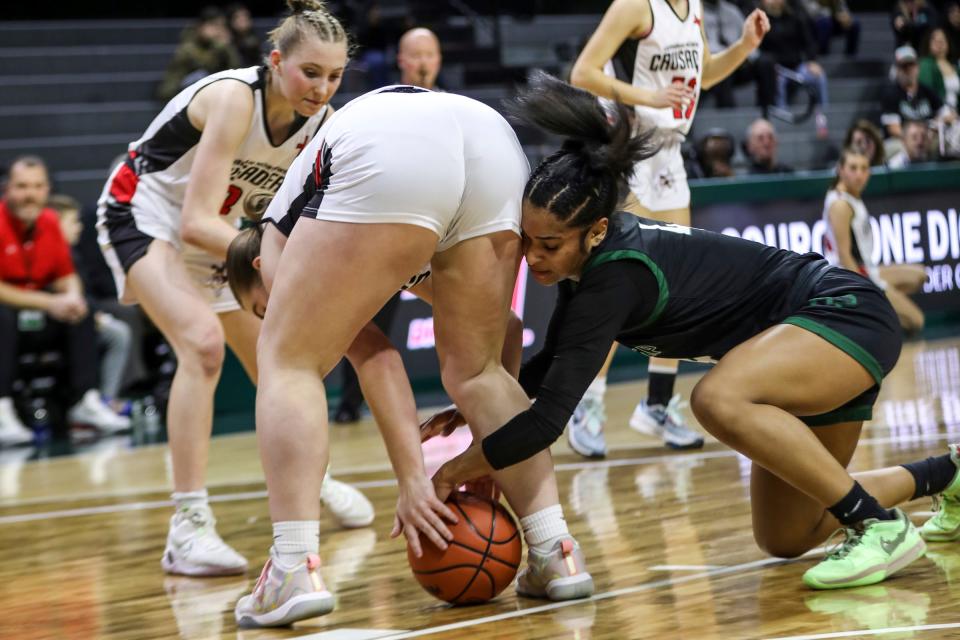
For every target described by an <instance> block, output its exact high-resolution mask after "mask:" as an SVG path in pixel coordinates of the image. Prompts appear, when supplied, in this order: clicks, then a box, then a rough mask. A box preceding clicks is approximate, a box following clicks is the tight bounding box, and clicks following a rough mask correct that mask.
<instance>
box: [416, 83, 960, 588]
mask: <svg viewBox="0 0 960 640" xmlns="http://www.w3.org/2000/svg"><path fill="white" fill-rule="evenodd" d="M519 105H520V109H519V112H520V115H521V116H522V117H523V118H524V119H526V120H527V121H528V122H529V123H531V124H534V125H536V126H539V127H541V128H543V129H546V130H548V131H550V132H552V133H555V134H559V135H562V136H565V137H567V141H566V142H565V143H564V145H563V147H562V148H561V150H560V151H559V152H557V153H555V154H553V155H552V156H550V157H548V158H547V159H546V160H544V161H543V162H542V163H541V164H540V166H539V167H537V168H536V170H534V171H533V173H532V174H531V176H530V180H529V182H528V183H527V186H526V189H525V191H524V204H523V221H522V224H523V233H524V243H525V254H526V259H527V262H528V263H529V265H530V271H531V273H533V275H534V277H535V278H536V279H537V281H538V282H540V283H542V284H553V283H559V287H560V293H559V299H558V302H557V307H556V310H555V311H554V314H553V317H552V319H551V321H550V329H549V331H548V335H547V337H546V340H545V343H544V348H543V350H542V351H541V352H540V353H539V354H537V355H536V356H534V358H533V359H531V360H530V361H529V362H527V363H526V364H525V365H524V366H523V368H522V370H521V374H520V381H521V384H523V387H524V389H525V390H526V391H527V392H528V393H529V394H530V395H531V396H532V397H536V401H535V402H534V403H533V405H532V407H531V408H530V409H529V410H527V411H524V412H523V413H520V414H518V415H517V416H515V417H514V418H513V419H511V420H510V421H509V422H507V423H506V424H505V426H503V427H502V428H501V429H499V430H497V431H496V432H494V433H493V434H492V435H489V436H487V437H486V438H485V439H484V440H483V442H482V443H480V444H475V445H473V446H471V447H470V448H469V449H468V450H467V451H466V452H465V453H464V454H461V455H460V456H458V457H457V458H454V459H453V460H452V461H450V462H448V463H446V464H445V465H444V466H443V467H441V469H440V470H439V471H438V472H437V474H436V475H435V477H434V484H435V486H436V487H437V495H438V497H439V498H441V499H442V498H444V497H446V495H447V494H448V493H449V492H450V491H451V490H452V489H453V488H454V487H456V486H457V485H458V484H459V483H461V482H463V481H465V480H468V479H471V478H474V477H477V476H481V475H483V474H485V473H489V472H490V471H491V469H503V468H509V467H511V465H515V464H517V463H518V462H520V461H522V460H524V459H525V458H526V457H527V456H530V455H533V454H535V453H536V452H538V451H541V450H543V449H544V448H546V447H548V446H549V445H550V443H552V442H553V441H554V440H555V439H556V438H557V437H559V436H560V434H561V433H562V431H563V426H564V424H565V423H566V421H567V420H568V419H569V416H570V414H571V413H572V412H573V409H574V407H575V406H576V403H577V401H578V400H579V398H580V395H581V394H582V393H583V392H584V391H585V390H586V388H587V386H588V385H589V384H590V380H591V379H592V378H593V376H594V374H595V373H596V371H597V370H598V369H599V368H600V366H601V365H602V364H603V360H604V358H605V357H606V350H607V345H608V344H609V343H610V341H612V340H614V339H615V340H617V341H619V342H621V343H622V344H625V345H627V346H629V347H631V348H633V349H637V350H639V351H643V352H645V353H649V354H663V355H667V356H672V357H680V358H695V357H700V358H703V357H706V358H709V359H713V360H716V361H717V364H716V366H715V367H714V368H713V369H712V370H711V371H710V372H709V373H707V374H706V375H705V376H704V377H703V379H701V380H700V382H699V383H698V384H697V386H696V388H695V389H694V391H693V394H692V397H691V402H692V405H693V410H694V412H695V414H696V416H697V418H698V419H699V420H700V422H701V424H703V426H704V428H706V429H707V431H709V432H710V433H711V434H713V435H714V436H716V437H717V438H718V439H719V440H721V441H722V442H724V443H726V444H728V445H729V446H731V447H732V448H734V449H736V450H737V451H739V452H741V453H742V454H744V455H745V456H747V457H749V458H750V459H751V460H752V461H753V463H754V464H753V468H752V472H751V479H750V488H751V502H752V506H753V530H754V536H755V538H756V540H757V543H758V544H759V545H760V547H761V548H763V549H764V550H765V551H767V552H768V553H770V554H772V555H776V556H783V557H794V556H798V555H800V554H802V553H804V552H806V551H808V550H810V549H812V548H814V547H815V546H817V545H819V544H821V543H822V542H823V541H824V540H826V539H827V537H828V536H829V535H830V533H831V532H832V531H835V530H836V529H837V528H838V527H842V528H844V530H845V532H846V539H845V542H844V543H843V545H841V546H840V547H839V548H838V549H836V550H835V551H834V552H832V553H830V554H829V555H828V556H827V558H826V559H825V560H824V561H822V562H820V563H819V564H817V565H816V566H814V567H812V568H811V569H809V570H808V571H807V572H806V573H805V574H804V581H805V582H806V583H807V584H808V585H809V586H811V587H813V588H819V589H830V588H839V587H850V586H859V585H862V584H870V583H874V582H878V581H880V580H883V579H885V578H886V577H888V576H889V575H891V574H892V573H894V572H895V571H898V570H899V569H902V568H903V567H905V566H906V565H908V564H909V563H911V562H913V561H914V560H916V559H917V558H919V557H921V556H922V555H923V554H924V552H925V544H924V541H923V540H922V539H921V536H920V534H919V532H918V531H917V530H916V529H915V527H914V526H913V524H912V523H911V522H910V520H909V519H908V518H907V516H906V515H905V514H904V513H903V512H902V511H900V510H899V509H892V510H891V509H888V508H887V507H892V506H894V505H896V504H899V503H901V502H903V501H906V500H909V499H911V498H916V497H919V496H924V495H933V494H937V493H940V492H946V494H948V495H953V496H956V494H957V493H960V473H958V469H957V466H958V464H960V461H958V458H957V447H956V445H952V446H951V451H950V454H947V455H943V456H940V457H938V458H928V459H927V460H923V461H920V462H917V463H913V464H909V465H904V466H901V467H892V468H887V469H881V470H878V471H870V472H866V473H858V474H855V475H854V476H851V475H850V474H849V473H848V472H847V471H846V469H845V467H846V465H847V464H848V463H849V462H850V459H851V457H852V456H853V452H854V450H855V448H856V445H857V440H858V438H859V435H860V430H861V427H862V424H863V421H864V420H868V419H870V416H871V412H872V406H873V403H874V401H875V400H876V397H877V394H878V392H879V386H880V382H881V380H882V379H883V377H884V376H885V375H886V374H887V373H888V372H889V371H890V369H891V368H892V367H893V365H894V363H895V362H896V360H897V356H898V355H899V353H900V328H899V326H898V323H897V318H896V314H895V313H894V311H893V309H892V307H891V306H890V304H889V302H887V299H886V298H885V297H884V295H883V292H881V291H880V290H879V289H878V288H877V287H876V286H874V285H873V284H872V283H871V282H870V281H869V280H867V279H866V278H864V277H862V276H860V275H859V274H856V273H852V272H850V271H846V270H843V269H838V268H836V267H832V266H831V265H830V264H829V263H827V262H826V261H825V260H824V259H823V258H822V257H820V256H819V255H817V254H806V255H799V254H796V253H793V252H790V251H785V250H779V249H775V248H772V247H768V246H766V245H763V244H760V243H756V242H751V241H747V240H742V239H739V238H732V237H728V236H724V235H721V234H716V233H711V232H707V231H702V230H699V229H691V228H689V227H684V226H680V225H671V224H663V223H659V222H656V221H653V220H649V219H645V218H639V219H638V218H636V217H634V216H632V215H630V214H627V213H624V212H615V211H614V207H615V204H616V185H617V181H618V179H620V178H622V177H625V176H626V175H627V174H628V173H629V172H630V171H631V168H632V163H633V162H634V161H635V160H638V159H642V158H643V157H646V156H649V155H650V153H652V150H651V148H650V146H649V144H648V143H649V140H650V135H649V134H646V135H643V134H642V135H641V136H640V137H637V138H633V139H632V140H631V139H630V133H629V127H628V125H627V123H626V114H625V113H624V110H623V109H622V108H621V109H620V114H619V115H620V117H619V118H618V119H617V120H616V121H615V122H614V123H613V124H609V123H608V120H607V115H606V114H605V113H604V112H603V111H602V109H601V108H600V107H599V105H598V104H597V103H596V101H594V100H593V99H592V98H591V97H590V96H589V95H588V94H586V93H584V92H582V91H579V90H577V89H574V88H573V87H570V86H568V85H565V84H563V83H561V82H560V81H558V80H556V79H553V78H551V77H549V76H546V75H545V74H543V75H540V76H539V77H537V78H535V79H534V82H533V83H532V86H531V88H530V90H529V91H528V92H527V93H526V94H525V95H524V96H523V98H522V99H521V100H520V101H519ZM811 427H812V428H811ZM951 504H953V505H955V504H956V501H955V499H954V502H952V503H951ZM950 513H952V514H953V515H952V517H956V515H957V514H956V512H955V511H951V512H950ZM938 517H939V522H940V524H937V523H933V524H930V526H929V527H928V529H929V532H931V533H934V534H935V535H936V534H938V533H940V534H941V535H944V537H947V536H948V534H944V533H942V532H945V531H949V523H950V522H951V520H950V514H949V513H947V512H944V514H943V515H941V516H938ZM952 535H956V533H955V532H954V534H952Z"/></svg>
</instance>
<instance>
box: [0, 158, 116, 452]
mask: <svg viewBox="0 0 960 640" xmlns="http://www.w3.org/2000/svg"><path fill="white" fill-rule="evenodd" d="M49 194H50V181H49V178H48V174H47V168H46V165H45V164H44V163H43V160H41V159H40V158H37V157H35V156H24V157H21V158H18V159H17V160H16V161H14V162H13V164H12V165H11V166H10V174H9V180H8V182H7V187H6V190H5V194H4V199H3V200H2V201H0V248H2V249H0V336H3V340H4V344H3V347H2V348H0V441H4V440H5V441H6V442H8V443H9V442H16V441H20V442H25V441H27V439H29V438H30V437H32V436H30V432H29V430H27V429H26V428H25V427H24V426H23V424H22V423H21V422H20V420H19V419H18V418H17V415H16V412H15V411H14V410H13V399H12V395H13V383H14V380H15V379H16V376H17V365H18V358H19V354H20V353H21V352H23V351H24V350H26V349H36V348H44V347H48V346H49V345H51V344H59V343H63V344H64V350H65V356H66V362H67V375H68V378H69V380H68V382H69V387H70V391H71V392H72V393H73V394H74V396H75V399H76V401H75V403H74V404H73V405H72V406H71V408H70V409H69V411H68V412H67V416H68V419H69V420H70V421H71V422H78V423H85V424H90V425H92V426H94V427H96V428H97V429H99V430H100V431H103V432H106V433H113V432H117V431H123V430H125V429H129V428H130V420H129V419H128V418H126V417H123V416H119V415H117V414H116V413H115V412H114V411H113V410H112V409H110V408H109V407H108V406H107V405H106V403H105V402H104V400H103V397H102V396H101V394H100V391H99V390H98V389H97V362H98V359H97V349H96V329H95V327H94V321H93V316H92V315H91V314H90V313H89V310H88V307H87V303H86V300H84V297H83V287H82V285H81V283H80V278H78V277H77V275H76V273H74V269H73V261H72V260H71V259H70V247H69V245H67V243H66V241H65V240H64V238H63V235H62V233H61V232H60V224H59V222H58V220H57V214H56V213H55V212H54V211H52V210H51V209H48V208H46V207H45V205H46V202H47V198H48V196H49ZM31 310H32V311H34V312H40V313H33V314H29V313H28V314H25V313H24V311H31ZM27 318H29V319H30V321H31V324H32V325H33V326H32V327H31V330H25V329H24V328H23V326H22V325H23V323H24V320H25V319H27Z"/></svg>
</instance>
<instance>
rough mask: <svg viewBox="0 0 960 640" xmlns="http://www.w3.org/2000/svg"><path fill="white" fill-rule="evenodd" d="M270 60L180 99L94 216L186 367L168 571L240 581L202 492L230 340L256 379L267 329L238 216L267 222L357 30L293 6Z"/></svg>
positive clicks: (150, 131) (340, 507) (364, 511)
mask: <svg viewBox="0 0 960 640" xmlns="http://www.w3.org/2000/svg"><path fill="white" fill-rule="evenodd" d="M289 5H290V8H291V9H292V11H293V13H292V15H290V16H289V17H287V18H286V19H284V20H283V21H282V22H281V23H280V25H279V26H278V27H277V28H276V29H274V30H273V31H272V32H271V34H270V36H271V40H272V42H273V45H274V49H273V51H271V53H270V56H269V63H268V64H267V65H265V66H263V67H250V68H247V69H231V70H228V71H223V72H220V73H216V74H214V75H211V76H208V77H206V78H203V79H202V80H200V81H198V82H196V83H195V84H193V85H191V86H189V87H187V88H185V89H184V90H183V91H181V92H180V93H179V94H177V95H176V96H175V97H174V98H173V99H172V100H171V101H170V102H169V103H168V104H167V105H166V106H165V107H164V109H163V110H162V111H161V112H160V114H159V115H158V116H157V117H156V118H155V119H154V120H153V122H152V123H151V124H150V126H149V127H148V128H147V131H146V132H145V133H144V135H143V136H142V137H141V138H140V139H139V140H137V141H135V142H133V143H131V144H130V146H129V152H128V154H127V157H126V159H125V161H124V162H122V163H121V164H120V165H119V166H118V167H117V168H116V169H115V170H114V171H113V173H112V174H111V176H110V179H109V181H108V182H107V185H106V187H105V188H104V191H103V195H102V196H101V199H100V203H99V209H98V212H97V215H98V220H97V227H98V230H99V239H100V244H101V246H102V248H103V252H104V256H105V258H106V260H107V263H108V264H109V265H110V266H111V268H112V270H113V272H114V277H115V278H116V281H117V291H118V295H119V296H120V297H121V300H123V301H124V302H130V303H132V302H138V303H139V304H140V305H141V306H142V307H143V309H144V310H145V311H146V313H147V315H148V316H150V318H151V319H152V320H153V322H154V323H155V324H156V325H157V327H158V328H159V329H160V331H161V332H162V333H163V335H164V336H165V337H166V339H167V340H168V341H169V342H170V344H171V345H172V346H173V349H174V352H175V353H176V355H177V371H176V374H175V376H174V379H173V386H172V388H171V390H170V401H169V405H168V410H167V433H168V435H169V438H170V451H171V456H172V459H173V491H174V492H173V500H174V502H175V503H176V511H175V513H174V515H173V517H172V518H171V521H170V531H169V534H168V536H167V546H166V549H165V551H164V554H163V557H162V559H161V565H162V566H163V569H164V570H165V571H167V572H168V573H180V574H187V575H223V574H231V573H242V572H244V571H245V570H246V568H247V561H246V560H245V559H244V558H243V557H242V556H240V554H238V553H237V552H236V551H234V550H233V549H232V548H231V547H230V546H228V545H227V544H226V543H225V542H224V541H223V540H222V539H221V538H220V536H219V535H218V534H217V531H216V528H215V523H216V521H215V519H214V517H213V513H212V511H211V509H210V505H209V503H208V499H207V491H206V489H205V488H204V485H205V481H206V466H207V457H208V451H209V446H210V432H211V428H212V421H213V395H214V390H215V389H216V386H217V381H218V380H219V378H220V369H221V366H222V364H223V358H224V342H226V343H227V344H229V345H230V348H231V349H232V350H233V351H234V353H236V354H237V357H238V358H239V359H240V361H241V363H242V364H243V366H244V368H245V370H246V371H247V373H248V374H249V375H250V377H251V379H252V380H253V381H254V382H256V381H257V363H256V342H257V335H258V333H259V330H260V321H259V320H258V319H257V318H255V317H253V316H251V315H250V314H246V313H243V312H241V311H240V307H239V306H238V305H237V302H236V300H235V299H234V298H233V296H232V295H231V293H230V290H229V288H228V287H226V285H225V282H224V280H223V270H224V269H223V261H224V258H225V257H226V252H227V246H228V245H229V244H230V241H231V240H232V239H233V237H234V236H235V235H236V234H237V226H238V223H239V220H240V219H241V218H242V217H244V216H247V217H250V218H254V219H257V218H259V217H260V215H261V214H262V213H263V211H264V210H265V209H266V206H267V204H268V203H269V202H270V199H271V198H272V197H273V194H274V193H275V192H276V191H277V189H278V188H279V187H280V184H281V182H282V181H283V176H284V174H285V172H286V170H287V167H289V166H290V164H291V163H292V162H293V159H294V158H295V157H296V156H297V154H298V153H299V151H300V150H301V149H303V147H304V146H306V145H307V143H309V142H310V140H311V139H312V138H313V136H314V134H315V133H316V132H317V130H318V129H319V128H320V125H321V124H322V123H323V121H324V120H326V118H327V117H328V116H329V114H330V112H331V111H332V109H331V108H330V107H329V106H328V102H329V101H330V98H332V97H333V95H334V93H336V91H337V88H338V87H339V86H340V79H341V76H342V75H343V71H344V67H345V66H346V64H347V54H348V49H349V42H348V36H347V34H346V32H345V31H344V29H343V27H342V26H340V23H339V22H338V21H337V20H336V18H334V17H333V16H332V15H331V14H329V13H328V12H327V11H326V10H325V9H324V8H323V4H322V3H319V2H314V1H312V0H291V1H290V2H289ZM322 498H323V500H324V502H325V503H326V504H327V506H328V507H329V508H330V509H331V511H333V512H334V513H335V514H337V515H338V516H339V519H340V520H341V523H343V524H345V525H347V526H365V525H367V524H369V523H370V522H371V521H372V520H373V509H372V507H371V505H370V503H369V502H368V501H367V500H366V498H364V497H363V495H362V494H360V493H359V492H357V491H356V490H354V489H352V488H351V487H348V486H347V485H344V484H343V483H334V482H328V483H325V484H324V489H323V495H322Z"/></svg>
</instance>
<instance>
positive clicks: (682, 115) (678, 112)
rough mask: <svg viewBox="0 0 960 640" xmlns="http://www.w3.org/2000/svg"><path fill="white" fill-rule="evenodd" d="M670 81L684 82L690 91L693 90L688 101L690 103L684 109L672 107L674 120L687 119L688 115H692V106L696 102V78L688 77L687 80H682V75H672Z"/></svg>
mask: <svg viewBox="0 0 960 640" xmlns="http://www.w3.org/2000/svg"><path fill="white" fill-rule="evenodd" d="M671 82H673V83H677V82H679V83H680V84H686V85H687V87H689V89H690V91H692V92H693V99H692V100H691V101H690V104H688V105H687V108H686V110H683V109H679V108H674V110H673V119H674V120H689V119H690V117H691V116H692V115H693V108H694V107H695V106H696V104H697V79H696V78H690V79H689V80H687V81H686V82H684V77H683V76H673V79H672V80H671Z"/></svg>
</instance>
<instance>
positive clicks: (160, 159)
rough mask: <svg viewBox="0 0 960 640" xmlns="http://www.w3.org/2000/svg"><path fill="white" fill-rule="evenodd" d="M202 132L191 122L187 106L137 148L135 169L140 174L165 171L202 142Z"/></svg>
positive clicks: (134, 161) (134, 162)
mask: <svg viewBox="0 0 960 640" xmlns="http://www.w3.org/2000/svg"><path fill="white" fill-rule="evenodd" d="M201 133H202V132H201V131H200V130H199V129H197V128H196V127H194V126H193V124H191V123H190V118H188V117H187V107H184V108H183V109H181V110H180V111H178V112H177V113H176V114H175V115H174V116H173V117H172V118H170V119H169V120H167V121H166V122H164V123H163V125H162V126H161V127H160V128H159V129H157V132H156V133H155V134H153V137H152V138H150V139H149V140H144V141H143V142H142V143H140V146H139V147H137V149H136V154H137V157H136V158H135V159H134V160H133V166H132V168H133V170H134V172H136V174H137V175H138V176H142V175H144V174H145V173H154V172H156V171H163V170H164V169H166V168H168V167H169V166H170V165H172V164H173V163H174V162H176V161H177V160H179V159H180V158H182V157H183V155H184V154H185V153H187V152H188V151H190V149H192V148H193V147H195V146H196V145H197V143H198V142H200V134H201Z"/></svg>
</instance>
